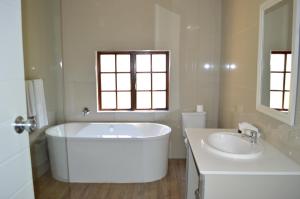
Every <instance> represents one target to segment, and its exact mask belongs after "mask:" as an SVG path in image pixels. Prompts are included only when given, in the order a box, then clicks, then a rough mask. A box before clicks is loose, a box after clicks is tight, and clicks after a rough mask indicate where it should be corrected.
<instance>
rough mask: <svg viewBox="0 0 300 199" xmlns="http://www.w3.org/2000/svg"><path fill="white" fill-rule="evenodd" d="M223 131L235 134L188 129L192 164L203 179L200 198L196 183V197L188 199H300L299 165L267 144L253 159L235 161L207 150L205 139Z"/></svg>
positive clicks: (189, 159) (199, 183) (215, 130)
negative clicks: (193, 163)
mask: <svg viewBox="0 0 300 199" xmlns="http://www.w3.org/2000/svg"><path fill="white" fill-rule="evenodd" d="M220 131H222V132H233V130H230V129H229V130H228V129H227V130H226V129H187V138H188V141H189V147H190V150H189V154H188V165H191V164H192V163H191V161H194V162H195V165H196V167H197V169H198V171H197V172H198V173H197V172H196V174H194V176H195V175H196V176H197V177H199V178H198V183H197V187H199V194H198V196H196V195H195V190H194V189H195V184H192V186H193V187H187V190H194V191H193V192H194V196H193V197H190V198H187V199H300V166H299V165H298V164H297V163H295V162H294V161H292V160H291V159H289V158H288V157H287V156H285V155H284V154H282V153H281V152H279V151H278V150H277V149H275V148H274V147H272V146H271V145H270V144H268V143H266V142H264V141H262V143H263V146H264V151H263V153H262V154H261V155H260V156H259V157H257V158H253V159H247V160H241V159H233V158H228V157H222V156H220V155H218V154H215V153H212V152H211V151H209V150H207V148H206V147H205V143H204V140H206V139H205V138H206V137H207V136H209V135H210V134H211V133H215V132H220ZM191 156H192V157H193V158H190V157H191ZM189 169H190V167H187V173H191V172H189ZM188 185H189V184H188ZM189 186H190V185H189ZM196 189H197V188H196Z"/></svg>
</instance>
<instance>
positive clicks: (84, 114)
mask: <svg viewBox="0 0 300 199" xmlns="http://www.w3.org/2000/svg"><path fill="white" fill-rule="evenodd" d="M90 112H91V111H90V109H89V108H88V107H84V108H83V110H82V114H83V116H84V117H85V116H87V115H88V114H90Z"/></svg>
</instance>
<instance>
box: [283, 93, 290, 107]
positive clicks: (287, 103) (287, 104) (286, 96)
mask: <svg viewBox="0 0 300 199" xmlns="http://www.w3.org/2000/svg"><path fill="white" fill-rule="evenodd" d="M289 107H290V92H285V93H284V108H285V109H289Z"/></svg>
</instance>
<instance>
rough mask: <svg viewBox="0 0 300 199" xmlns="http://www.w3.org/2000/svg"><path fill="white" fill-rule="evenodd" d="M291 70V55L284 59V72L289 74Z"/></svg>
mask: <svg viewBox="0 0 300 199" xmlns="http://www.w3.org/2000/svg"><path fill="white" fill-rule="evenodd" d="M291 70H292V54H288V55H287V59H286V71H288V72H291Z"/></svg>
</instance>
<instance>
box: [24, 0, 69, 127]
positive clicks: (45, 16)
mask: <svg viewBox="0 0 300 199" xmlns="http://www.w3.org/2000/svg"><path fill="white" fill-rule="evenodd" d="M22 23H23V43H24V61H25V63H24V64H25V78H26V79H29V80H30V79H43V81H44V89H45V97H46V105H47V113H48V119H49V124H51V125H53V124H56V123H57V122H63V120H64V114H63V71H62V68H61V66H60V62H61V59H62V58H61V32H60V31H61V29H60V1H59V0H51V1H48V0H26V1H22Z"/></svg>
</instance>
